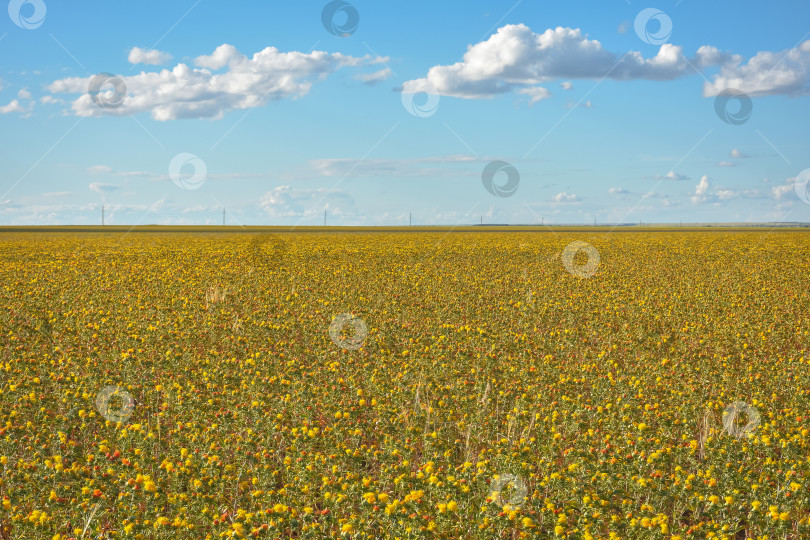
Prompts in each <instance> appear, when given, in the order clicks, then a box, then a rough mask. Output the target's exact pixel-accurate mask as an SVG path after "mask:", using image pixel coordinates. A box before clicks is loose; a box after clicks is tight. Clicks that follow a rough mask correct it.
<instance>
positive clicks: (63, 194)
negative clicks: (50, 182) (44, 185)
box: [42, 191, 73, 198]
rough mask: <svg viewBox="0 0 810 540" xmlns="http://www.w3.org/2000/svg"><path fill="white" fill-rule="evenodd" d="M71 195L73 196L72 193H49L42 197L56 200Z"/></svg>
mask: <svg viewBox="0 0 810 540" xmlns="http://www.w3.org/2000/svg"><path fill="white" fill-rule="evenodd" d="M71 195H73V192H72V191H49V192H48V193H43V194H42V196H43V197H57V198H61V197H70V196H71Z"/></svg>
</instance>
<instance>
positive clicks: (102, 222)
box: [101, 204, 104, 227]
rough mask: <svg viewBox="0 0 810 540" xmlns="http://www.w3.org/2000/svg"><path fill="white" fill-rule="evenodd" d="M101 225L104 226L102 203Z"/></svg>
mask: <svg viewBox="0 0 810 540" xmlns="http://www.w3.org/2000/svg"><path fill="white" fill-rule="evenodd" d="M101 226H102V227H103V226H104V205H103V204H102V205H101Z"/></svg>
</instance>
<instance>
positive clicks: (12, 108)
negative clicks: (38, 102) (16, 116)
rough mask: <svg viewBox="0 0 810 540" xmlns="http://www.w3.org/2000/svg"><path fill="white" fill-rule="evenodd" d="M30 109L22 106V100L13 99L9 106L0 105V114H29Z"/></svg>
mask: <svg viewBox="0 0 810 540" xmlns="http://www.w3.org/2000/svg"><path fill="white" fill-rule="evenodd" d="M29 110H30V108H28V107H23V106H22V105H20V100H18V99H12V100H11V101H10V102H9V104H8V105H0V114H9V113H15V112H18V113H24V112H28V111H29Z"/></svg>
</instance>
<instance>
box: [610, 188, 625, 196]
mask: <svg viewBox="0 0 810 540" xmlns="http://www.w3.org/2000/svg"><path fill="white" fill-rule="evenodd" d="M608 193H610V194H611V195H624V194H625V193H630V192H629V191H627V190H626V189H624V188H617V187H612V188H610V189H609V190H608Z"/></svg>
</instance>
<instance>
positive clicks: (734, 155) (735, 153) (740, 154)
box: [728, 148, 748, 159]
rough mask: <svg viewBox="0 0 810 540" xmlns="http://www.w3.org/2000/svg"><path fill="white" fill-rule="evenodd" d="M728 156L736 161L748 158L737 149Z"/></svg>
mask: <svg viewBox="0 0 810 540" xmlns="http://www.w3.org/2000/svg"><path fill="white" fill-rule="evenodd" d="M728 155H729V156H731V157H733V158H736V159H739V158H745V157H748V156H747V155H745V154H743V153H742V152H740V151H739V150H737V149H736V148H734V149H733V150H732V151H731V152H730V153H729V154H728Z"/></svg>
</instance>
